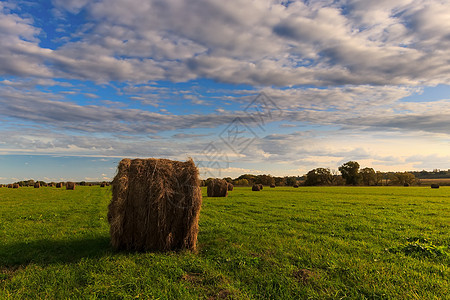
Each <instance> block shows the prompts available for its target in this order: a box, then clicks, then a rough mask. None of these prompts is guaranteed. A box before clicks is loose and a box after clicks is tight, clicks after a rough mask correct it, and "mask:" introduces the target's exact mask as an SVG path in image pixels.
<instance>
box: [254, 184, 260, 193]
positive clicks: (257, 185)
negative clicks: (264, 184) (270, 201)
mask: <svg viewBox="0 0 450 300" xmlns="http://www.w3.org/2000/svg"><path fill="white" fill-rule="evenodd" d="M260 190H261V187H260V185H259V184H254V185H252V191H254V192H258V191H260Z"/></svg>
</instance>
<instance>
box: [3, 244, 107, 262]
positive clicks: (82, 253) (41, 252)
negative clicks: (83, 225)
mask: <svg viewBox="0 0 450 300" xmlns="http://www.w3.org/2000/svg"><path fill="white" fill-rule="evenodd" d="M112 253H114V250H113V248H112V247H111V244H110V238H109V236H98V237H87V238H78V239H65V240H52V239H42V240H35V241H23V242H16V243H11V244H6V245H5V244H0V267H3V268H10V267H11V268H13V267H17V266H24V265H28V264H31V263H33V264H37V265H41V266H46V265H50V264H58V263H73V262H78V261H80V260H81V259H83V258H100V257H103V256H106V255H109V254H112Z"/></svg>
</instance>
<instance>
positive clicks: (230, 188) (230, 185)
mask: <svg viewBox="0 0 450 300" xmlns="http://www.w3.org/2000/svg"><path fill="white" fill-rule="evenodd" d="M233 189H234V185H233V184H232V183H229V182H228V190H229V191H232V190H233Z"/></svg>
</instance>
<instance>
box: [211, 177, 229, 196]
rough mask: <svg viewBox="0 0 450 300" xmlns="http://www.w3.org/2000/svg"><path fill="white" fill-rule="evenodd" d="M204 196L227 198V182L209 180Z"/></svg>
mask: <svg viewBox="0 0 450 300" xmlns="http://www.w3.org/2000/svg"><path fill="white" fill-rule="evenodd" d="M206 194H207V195H208V197H227V196H228V182H227V181H226V180H224V179H219V178H214V179H211V180H209V181H208V186H207V187H206Z"/></svg>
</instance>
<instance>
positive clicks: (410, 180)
mask: <svg viewBox="0 0 450 300" xmlns="http://www.w3.org/2000/svg"><path fill="white" fill-rule="evenodd" d="M389 179H390V181H391V183H392V184H395V185H404V184H414V183H415V182H416V177H415V176H414V174H411V173H408V172H396V173H392V174H390V178H389Z"/></svg>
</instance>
